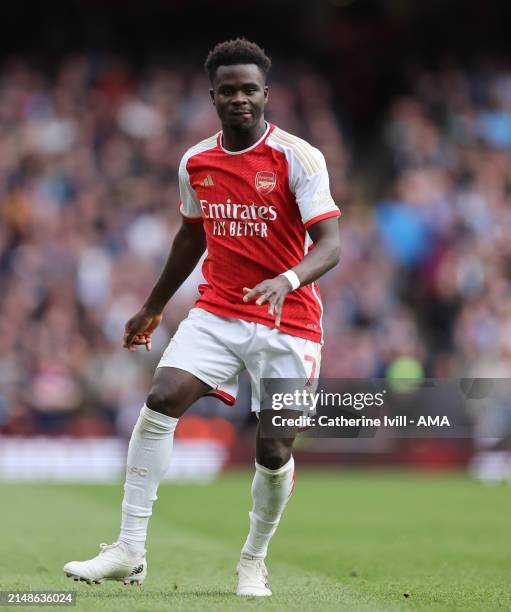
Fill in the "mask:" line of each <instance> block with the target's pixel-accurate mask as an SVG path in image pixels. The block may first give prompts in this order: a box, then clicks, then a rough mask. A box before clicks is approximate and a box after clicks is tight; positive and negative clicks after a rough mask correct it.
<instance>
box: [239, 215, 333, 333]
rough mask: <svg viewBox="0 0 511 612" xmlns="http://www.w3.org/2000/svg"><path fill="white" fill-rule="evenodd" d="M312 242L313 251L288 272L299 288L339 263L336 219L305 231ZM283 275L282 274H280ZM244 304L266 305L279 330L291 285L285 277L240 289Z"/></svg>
mask: <svg viewBox="0 0 511 612" xmlns="http://www.w3.org/2000/svg"><path fill="white" fill-rule="evenodd" d="M308 232H309V235H310V237H311V238H312V240H313V242H314V248H313V249H312V251H310V252H309V253H307V255H305V257H304V258H303V259H302V261H301V262H300V263H299V264H297V265H296V266H295V267H294V268H291V270H292V271H293V272H294V273H295V274H296V275H297V276H298V279H299V281H300V287H303V286H304V285H308V284H309V283H312V282H314V281H316V280H317V279H318V278H320V277H321V276H323V274H325V272H328V270H330V268H333V267H334V266H335V265H337V263H338V262H339V259H340V255H341V245H340V239H339V217H335V218H331V219H323V221H318V222H317V223H315V224H314V225H312V226H311V227H310V228H309V229H308ZM284 271H285V270H284ZM243 291H244V293H245V296H244V297H243V301H244V302H249V301H250V300H252V299H254V298H255V297H256V296H259V297H258V298H257V300H256V304H257V305H259V306H260V305H261V304H264V302H266V301H267V302H268V312H269V313H270V314H271V315H273V314H274V315H275V325H276V326H277V327H279V326H280V321H281V318H282V307H283V306H284V300H285V299H286V296H287V295H288V294H289V293H291V291H292V287H291V283H290V282H289V281H288V279H287V278H286V277H285V276H282V275H279V276H275V278H271V279H267V280H264V281H262V282H260V283H258V284H257V285H256V286H255V287H253V288H252V289H249V288H248V287H244V288H243Z"/></svg>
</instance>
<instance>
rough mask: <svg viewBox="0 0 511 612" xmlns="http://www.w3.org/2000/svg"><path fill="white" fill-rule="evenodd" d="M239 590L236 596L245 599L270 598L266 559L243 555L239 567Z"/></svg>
mask: <svg viewBox="0 0 511 612" xmlns="http://www.w3.org/2000/svg"><path fill="white" fill-rule="evenodd" d="M236 572H237V574H238V588H237V589H236V595H241V596H243V597H269V596H270V595H271V594H272V593H271V591H270V587H269V585H268V570H267V569H266V565H265V564H264V559H260V558H257V557H253V556H252V555H247V554H245V553H241V557H240V561H239V563H238V567H237V568H236Z"/></svg>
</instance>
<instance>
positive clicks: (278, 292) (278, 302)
mask: <svg viewBox="0 0 511 612" xmlns="http://www.w3.org/2000/svg"><path fill="white" fill-rule="evenodd" d="M291 290H292V287H291V283H290V282H289V281H288V280H287V278H286V277H285V276H276V277H275V278H269V279H268V280H264V281H262V282H260V283H258V284H257V285H256V286H255V287H253V288H252V289H249V288H248V287H243V293H244V294H245V295H244V296H243V301H244V302H250V300H253V299H254V298H255V297H256V296H257V295H258V296H259V297H258V298H257V300H256V304H257V305H258V306H261V304H264V302H268V312H269V314H271V315H273V314H274V315H275V326H276V327H280V321H281V319H282V307H283V306H284V300H285V299H286V296H287V294H288V293H291Z"/></svg>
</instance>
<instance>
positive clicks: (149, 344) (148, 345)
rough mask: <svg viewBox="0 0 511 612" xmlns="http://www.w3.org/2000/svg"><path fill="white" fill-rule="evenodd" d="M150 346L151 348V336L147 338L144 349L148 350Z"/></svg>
mask: <svg viewBox="0 0 511 612" xmlns="http://www.w3.org/2000/svg"><path fill="white" fill-rule="evenodd" d="M152 348H153V345H152V343H151V338H148V339H147V342H146V343H145V350H146V351H150V350H151V349H152Z"/></svg>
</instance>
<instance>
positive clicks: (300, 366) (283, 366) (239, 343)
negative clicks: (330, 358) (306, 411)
mask: <svg viewBox="0 0 511 612" xmlns="http://www.w3.org/2000/svg"><path fill="white" fill-rule="evenodd" d="M320 361H321V344H320V343H319V342H313V341H312V340H307V339H306V338H299V337H298V336H291V335H290V334H285V333H283V332H281V331H279V330H278V329H273V328H271V327H267V326H266V325H261V324H260V323H253V322H251V321H243V320H242V319H234V318H228V317H219V316H217V315H214V314H212V313H210V312H207V311H206V310H203V309H202V308H192V309H191V310H190V313H189V315H188V317H187V318H186V319H184V320H183V321H182V322H181V323H180V325H179V327H178V328H177V331H176V333H175V334H174V336H173V337H172V339H171V340H170V342H169V344H168V346H167V348H166V349H165V351H164V353H163V355H162V357H161V359H160V362H159V364H158V367H159V368H179V369H180V370H185V371H186V372H190V374H193V375H194V376H196V377H197V378H198V379H199V380H202V382H204V383H206V384H207V385H209V386H210V387H211V391H210V392H209V393H208V395H213V396H215V397H217V398H218V399H220V400H222V401H223V402H225V403H226V404H229V405H233V404H234V403H235V401H236V396H237V393H238V376H239V374H240V373H241V372H242V371H243V370H245V369H246V370H247V372H248V374H249V376H250V382H251V386H252V411H253V412H259V409H260V400H261V397H260V381H261V379H262V378H273V379H301V380H305V381H308V382H309V381H310V383H311V386H314V387H315V384H314V381H315V380H316V379H317V378H318V377H319V368H320ZM307 384H308V383H307ZM286 407H288V408H289V409H297V410H301V408H300V407H296V408H294V406H286Z"/></svg>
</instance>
